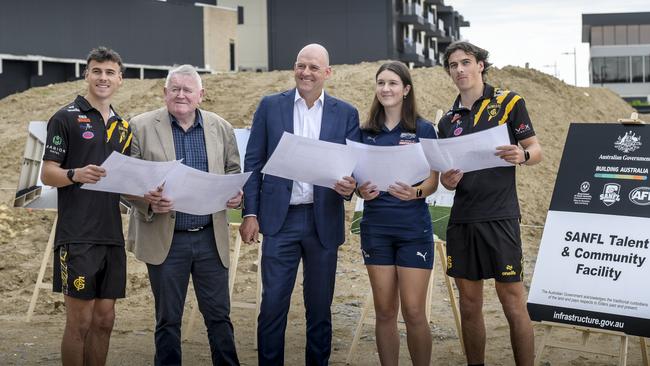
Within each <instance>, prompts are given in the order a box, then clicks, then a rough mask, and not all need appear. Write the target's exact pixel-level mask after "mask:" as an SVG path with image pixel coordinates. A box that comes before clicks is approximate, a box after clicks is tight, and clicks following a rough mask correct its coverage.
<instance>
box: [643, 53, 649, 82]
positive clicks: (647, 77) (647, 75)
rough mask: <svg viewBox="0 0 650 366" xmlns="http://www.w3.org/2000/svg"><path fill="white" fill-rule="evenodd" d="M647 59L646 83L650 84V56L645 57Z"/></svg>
mask: <svg viewBox="0 0 650 366" xmlns="http://www.w3.org/2000/svg"><path fill="white" fill-rule="evenodd" d="M644 59H645V62H644V64H645V82H646V83H650V56H646V57H644Z"/></svg>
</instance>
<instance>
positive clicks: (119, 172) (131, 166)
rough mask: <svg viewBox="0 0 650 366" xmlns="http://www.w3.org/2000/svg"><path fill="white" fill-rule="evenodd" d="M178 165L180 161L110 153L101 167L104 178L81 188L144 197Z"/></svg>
mask: <svg viewBox="0 0 650 366" xmlns="http://www.w3.org/2000/svg"><path fill="white" fill-rule="evenodd" d="M178 165H181V161H180V160H174V161H147V160H140V159H136V158H132V157H130V156H126V155H123V154H120V153H117V152H112V153H111V155H109V157H108V158H107V159H106V160H105V161H104V163H103V164H102V165H101V166H102V168H104V169H106V176H105V177H103V178H101V179H100V180H99V181H98V182H97V183H95V184H90V183H86V184H82V185H81V188H83V189H88V190H91V191H102V192H114V193H120V194H130V195H134V196H144V194H145V193H147V192H149V191H150V190H153V189H155V188H156V187H158V186H159V185H160V184H162V182H163V181H164V180H165V177H166V176H167V175H168V174H169V172H170V171H172V169H174V168H175V167H176V166H178Z"/></svg>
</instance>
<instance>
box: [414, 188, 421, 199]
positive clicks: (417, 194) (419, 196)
mask: <svg viewBox="0 0 650 366" xmlns="http://www.w3.org/2000/svg"><path fill="white" fill-rule="evenodd" d="M415 198H422V188H416V189H415Z"/></svg>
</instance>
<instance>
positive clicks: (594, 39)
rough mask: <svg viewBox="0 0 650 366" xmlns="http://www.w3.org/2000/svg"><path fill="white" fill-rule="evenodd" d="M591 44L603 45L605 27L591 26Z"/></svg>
mask: <svg viewBox="0 0 650 366" xmlns="http://www.w3.org/2000/svg"><path fill="white" fill-rule="evenodd" d="M591 44H592V45H593V46H602V45H603V27H591Z"/></svg>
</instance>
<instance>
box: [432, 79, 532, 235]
mask: <svg viewBox="0 0 650 366" xmlns="http://www.w3.org/2000/svg"><path fill="white" fill-rule="evenodd" d="M504 123H507V124H508V131H509V134H510V143H512V144H516V143H517V142H518V141H521V140H524V139H526V138H529V137H531V136H534V135H535V131H534V130H533V125H532V123H531V121H530V117H529V116H528V111H527V110H526V104H525V102H524V99H523V98H522V97H521V96H520V95H518V94H517V93H515V92H513V91H509V90H502V89H497V88H494V87H492V86H491V85H489V84H484V89H483V95H482V96H481V98H479V99H478V100H477V101H476V102H475V103H474V105H473V106H471V109H470V108H468V107H465V106H463V105H461V101H460V95H459V96H458V97H457V98H456V101H455V102H454V104H453V106H452V108H451V109H450V110H449V112H447V114H445V115H444V116H443V117H442V119H441V120H440V122H439V123H438V137H439V138H453V137H457V136H462V135H467V134H470V133H473V132H477V131H482V130H487V129H489V128H492V127H496V126H499V125H502V124H504ZM519 217H521V214H520V212H519V202H518V200H517V188H516V184H515V167H514V166H512V167H500V168H491V169H484V170H478V171H474V172H469V173H465V174H464V175H463V178H462V179H461V180H460V182H459V183H458V186H457V187H456V193H455V196H454V205H453V207H452V210H451V216H450V220H449V221H450V222H451V223H469V222H483V221H492V220H502V219H512V218H519Z"/></svg>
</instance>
